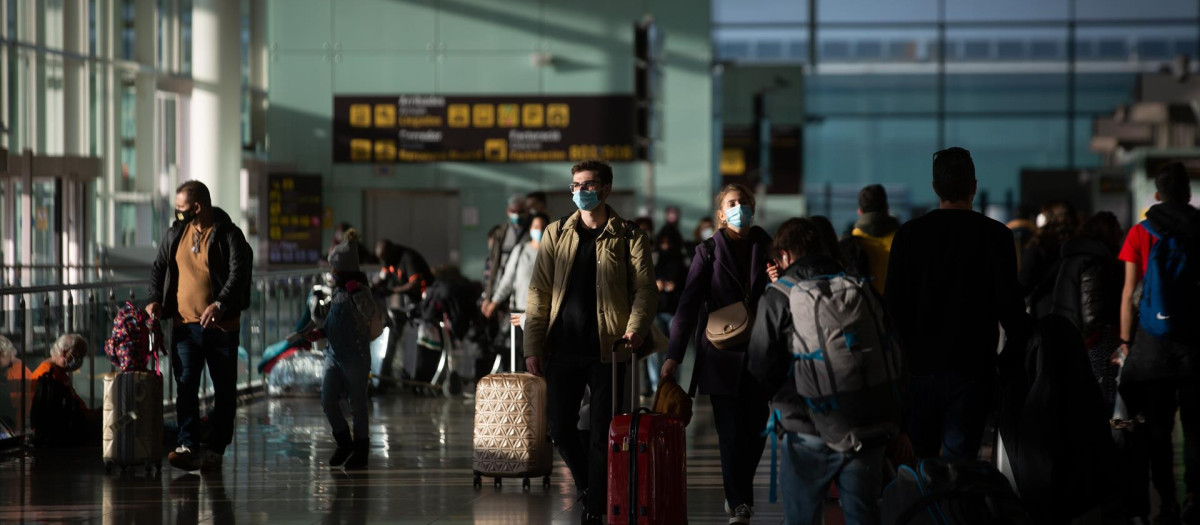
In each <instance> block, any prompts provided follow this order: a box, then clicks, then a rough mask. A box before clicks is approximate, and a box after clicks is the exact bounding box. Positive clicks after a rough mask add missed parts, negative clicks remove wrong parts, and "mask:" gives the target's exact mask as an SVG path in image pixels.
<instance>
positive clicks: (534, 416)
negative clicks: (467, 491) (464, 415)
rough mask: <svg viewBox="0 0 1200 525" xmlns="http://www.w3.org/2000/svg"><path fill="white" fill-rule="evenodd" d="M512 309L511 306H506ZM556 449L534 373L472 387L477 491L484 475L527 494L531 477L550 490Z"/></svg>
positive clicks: (512, 338)
mask: <svg viewBox="0 0 1200 525" xmlns="http://www.w3.org/2000/svg"><path fill="white" fill-rule="evenodd" d="M510 306H511V303H510ZM508 337H509V339H508V344H509V352H510V355H509V361H508V362H509V365H510V366H514V367H515V366H516V362H517V330H516V327H513V329H512V330H510V331H509V333H508ZM553 466H554V445H552V444H551V442H550V427H549V424H548V423H547V422H546V380H545V379H542V378H540V377H537V376H535V375H533V374H524V373H507V374H488V375H486V376H484V377H483V379H480V380H479V384H478V385H476V386H475V455H474V457H473V461H472V462H471V468H472V469H473V470H474V471H475V488H480V487H482V486H483V476H488V477H490V478H493V479H495V483H496V487H497V488H499V487H500V485H501V483H500V480H501V479H503V478H521V487H522V488H524V489H525V490H529V478H536V477H539V476H540V477H541V478H542V486H543V487H549V486H550V469H551V468H553Z"/></svg>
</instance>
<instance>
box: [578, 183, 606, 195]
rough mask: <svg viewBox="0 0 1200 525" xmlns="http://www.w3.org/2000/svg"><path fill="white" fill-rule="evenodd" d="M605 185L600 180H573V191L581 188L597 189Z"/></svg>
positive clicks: (584, 189)
mask: <svg viewBox="0 0 1200 525" xmlns="http://www.w3.org/2000/svg"><path fill="white" fill-rule="evenodd" d="M603 186H604V183H603V182H600V181H598V180H585V181H583V182H572V183H571V193H575V192H577V191H579V190H583V191H596V190H597V189H599V188H601V187H603Z"/></svg>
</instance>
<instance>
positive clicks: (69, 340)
mask: <svg viewBox="0 0 1200 525" xmlns="http://www.w3.org/2000/svg"><path fill="white" fill-rule="evenodd" d="M80 346H82V347H83V350H84V352H87V346H88V344H87V339H84V338H83V336H81V335H79V334H63V335H62V337H59V338H58V340H57V341H55V342H54V346H51V347H50V357H53V358H59V357H62V356H63V354H64V353H66V352H70V351H71V350H72V349H74V348H76V347H80Z"/></svg>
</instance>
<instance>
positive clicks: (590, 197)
mask: <svg viewBox="0 0 1200 525" xmlns="http://www.w3.org/2000/svg"><path fill="white" fill-rule="evenodd" d="M571 200H573V201H575V205H576V206H578V207H579V209H581V210H583V211H592V210H594V209H596V206H599V205H600V192H598V191H588V190H579V191H577V192H575V193H574V194H572V195H571Z"/></svg>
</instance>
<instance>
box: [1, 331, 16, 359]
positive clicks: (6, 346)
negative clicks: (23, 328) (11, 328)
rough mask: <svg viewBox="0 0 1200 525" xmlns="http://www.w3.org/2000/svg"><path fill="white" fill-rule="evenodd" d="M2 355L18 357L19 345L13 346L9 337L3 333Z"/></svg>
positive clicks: (10, 357) (9, 357)
mask: <svg viewBox="0 0 1200 525" xmlns="http://www.w3.org/2000/svg"><path fill="white" fill-rule="evenodd" d="M0 357H7V358H8V359H16V358H17V347H15V346H13V344H12V341H9V340H8V338H7V337H4V336H2V335H0Z"/></svg>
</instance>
